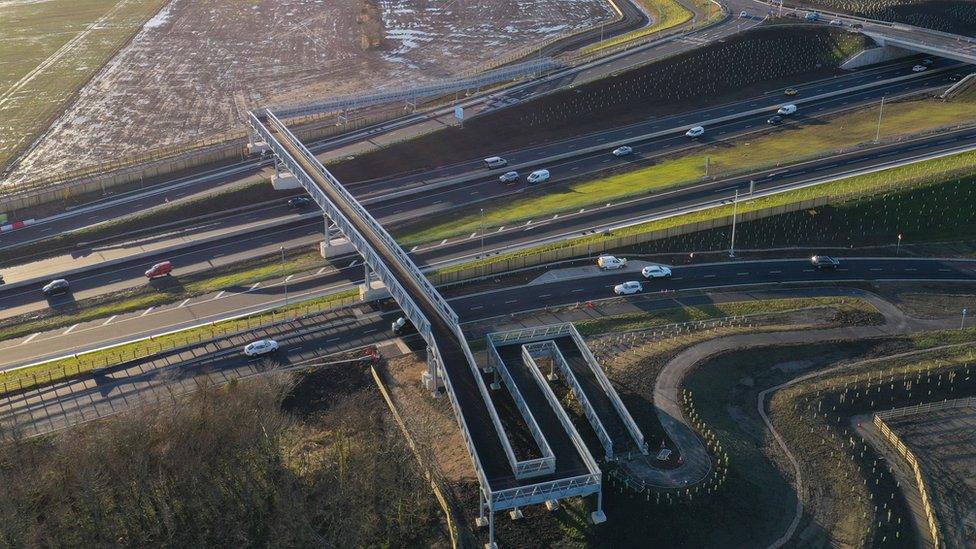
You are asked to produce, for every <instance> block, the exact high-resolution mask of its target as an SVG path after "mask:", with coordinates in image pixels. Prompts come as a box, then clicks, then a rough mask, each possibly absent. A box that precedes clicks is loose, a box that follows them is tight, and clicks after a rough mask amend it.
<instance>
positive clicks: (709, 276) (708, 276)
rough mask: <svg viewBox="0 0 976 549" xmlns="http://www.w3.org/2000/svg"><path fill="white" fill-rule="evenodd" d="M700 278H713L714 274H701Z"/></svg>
mask: <svg viewBox="0 0 976 549" xmlns="http://www.w3.org/2000/svg"><path fill="white" fill-rule="evenodd" d="M702 278H715V275H713V274H710V275H704V276H702Z"/></svg>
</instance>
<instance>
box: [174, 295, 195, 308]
mask: <svg viewBox="0 0 976 549" xmlns="http://www.w3.org/2000/svg"><path fill="white" fill-rule="evenodd" d="M190 299H191V298H189V297H188V298H186V299H184V300H183V303H180V304H179V306H178V307H176V308H177V309H179V308H180V307H186V304H187V303H189V302H190Z"/></svg>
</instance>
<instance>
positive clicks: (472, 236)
mask: <svg viewBox="0 0 976 549" xmlns="http://www.w3.org/2000/svg"><path fill="white" fill-rule="evenodd" d="M476 236H478V233H476V232H475V233H471V236H469V237H468V240H471V239H472V238H474V237H476Z"/></svg>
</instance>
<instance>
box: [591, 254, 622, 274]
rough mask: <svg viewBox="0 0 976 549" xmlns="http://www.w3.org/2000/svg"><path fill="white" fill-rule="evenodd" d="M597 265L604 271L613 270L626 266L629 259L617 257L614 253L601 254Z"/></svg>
mask: <svg viewBox="0 0 976 549" xmlns="http://www.w3.org/2000/svg"><path fill="white" fill-rule="evenodd" d="M596 265H597V267H600V268H601V269H603V270H604V271H612V270H614V269H623V268H624V267H626V266H627V260H626V259H625V258H623V257H620V258H617V257H614V256H612V255H601V256H600V257H599V258H598V259H597V260H596Z"/></svg>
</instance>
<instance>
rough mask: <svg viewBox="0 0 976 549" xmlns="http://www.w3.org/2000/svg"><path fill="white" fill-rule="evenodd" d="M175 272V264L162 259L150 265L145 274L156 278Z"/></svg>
mask: <svg viewBox="0 0 976 549" xmlns="http://www.w3.org/2000/svg"><path fill="white" fill-rule="evenodd" d="M172 273H173V264H172V263H171V262H169V261H162V262H160V263H157V264H155V265H153V266H152V267H149V270H147V271H146V273H145V275H146V278H148V279H150V280H151V279H153V278H156V277H157V276H170V275H171V274H172Z"/></svg>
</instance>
